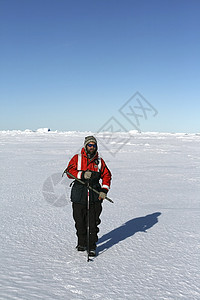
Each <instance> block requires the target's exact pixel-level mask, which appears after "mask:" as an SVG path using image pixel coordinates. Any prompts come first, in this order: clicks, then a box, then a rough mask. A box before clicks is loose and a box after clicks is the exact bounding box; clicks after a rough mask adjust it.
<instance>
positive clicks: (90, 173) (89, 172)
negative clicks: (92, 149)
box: [83, 170, 92, 180]
mask: <svg viewBox="0 0 200 300" xmlns="http://www.w3.org/2000/svg"><path fill="white" fill-rule="evenodd" d="M91 176H92V172H91V171H89V170H87V171H85V172H84V174H83V177H84V179H86V180H88V179H90V178H91Z"/></svg>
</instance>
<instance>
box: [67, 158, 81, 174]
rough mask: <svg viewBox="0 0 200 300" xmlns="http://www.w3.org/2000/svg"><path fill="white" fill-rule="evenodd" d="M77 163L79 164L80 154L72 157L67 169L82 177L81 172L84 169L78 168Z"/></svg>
mask: <svg viewBox="0 0 200 300" xmlns="http://www.w3.org/2000/svg"><path fill="white" fill-rule="evenodd" d="M77 164H78V154H76V155H74V156H73V157H72V159H71V160H70V162H69V164H68V166H67V171H68V172H69V173H71V174H72V175H74V176H75V177H76V178H78V179H81V174H82V171H80V170H77ZM67 176H68V177H69V178H70V179H72V178H73V177H71V176H70V175H68V174H67Z"/></svg>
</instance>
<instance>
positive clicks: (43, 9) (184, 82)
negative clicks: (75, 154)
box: [0, 0, 200, 132]
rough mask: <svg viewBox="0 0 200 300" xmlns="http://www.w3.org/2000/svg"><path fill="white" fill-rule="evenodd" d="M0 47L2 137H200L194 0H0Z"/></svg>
mask: <svg viewBox="0 0 200 300" xmlns="http://www.w3.org/2000/svg"><path fill="white" fill-rule="evenodd" d="M0 41H1V47H0V53H1V55H0V82H1V84H0V107H1V110H0V130H12V129H21V130H25V129H32V130H36V129H37V128H40V127H49V128H51V129H52V130H80V131H83V130H91V131H94V132H96V131H98V130H99V129H100V128H103V129H104V128H105V126H104V125H105V124H109V120H110V119H114V122H115V123H116V122H117V124H118V125H119V127H120V126H121V125H122V126H121V127H123V128H125V130H132V129H135V127H136V126H135V125H137V127H139V129H140V130H141V131H160V132H200V121H199V119H200V118H199V111H200V88H199V86H200V1H199V0H191V1H189V0H187V1H186V0H168V1H167V0H163V1H161V0H159V1H158V0H138V1H134V0H123V1H122V0H118V1H117V0H84V1H83V0H71V1H68V0H28V1H27V0H0ZM136 92H139V94H140V95H142V97H144V99H145V101H146V102H145V105H146V108H149V110H146V112H147V114H146V116H145V115H142V113H141V114H140V113H139V110H137V109H136V108H134V107H137V106H138V104H139V102H137V101H138V100H137V98H135V100H134V99H133V101H132V104H131V105H132V110H135V111H134V112H135V113H136V114H138V115H140V116H139V119H138V120H139V122H138V123H137V122H136V121H137V120H136V119H135V122H134V121H133V118H132V122H130V120H129V118H128V117H127V118H125V117H124V116H123V115H122V114H121V113H120V111H119V110H120V108H121V107H122V106H123V105H124V104H125V103H127V105H128V106H127V108H128V107H129V108H130V105H129V102H127V101H128V100H129V99H130V98H131V97H132V96H133V95H135V93H136ZM140 100H141V99H140ZM134 101H135V103H134ZM140 102H141V101H140ZM143 104H144V103H143ZM149 105H151V107H153V108H154V109H155V110H156V111H157V112H158V113H157V114H156V115H155V116H154V114H153V111H151V109H150V106H149ZM136 110H137V111H136ZM140 112H142V111H141V110H140ZM127 116H128V115H127ZM129 116H130V113H129ZM132 117H133V116H132ZM107 122H108V123H107ZM136 123H137V124H136ZM112 125H113V124H112ZM113 128H114V129H113V130H116V128H115V124H114V125H113Z"/></svg>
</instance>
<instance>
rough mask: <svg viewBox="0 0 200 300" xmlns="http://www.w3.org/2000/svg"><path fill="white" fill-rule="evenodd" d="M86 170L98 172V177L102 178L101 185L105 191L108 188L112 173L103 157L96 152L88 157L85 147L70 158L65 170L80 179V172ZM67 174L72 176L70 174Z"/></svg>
mask: <svg viewBox="0 0 200 300" xmlns="http://www.w3.org/2000/svg"><path fill="white" fill-rule="evenodd" d="M87 170H90V171H95V172H100V178H101V179H102V186H101V187H102V188H103V189H106V190H107V191H108V190H109V189H110V183H111V176H112V175H111V172H110V170H109V169H108V167H107V166H106V163H105V161H104V160H103V158H101V157H99V155H98V152H96V154H95V156H94V157H93V158H92V159H89V158H88V157H87V154H86V152H85V148H82V150H81V154H76V155H74V156H73V157H72V159H71V160H70V162H69V164H68V167H67V171H68V172H69V173H71V174H72V175H74V176H75V177H76V178H78V179H81V175H82V172H83V171H87ZM67 176H68V177H69V178H72V177H70V175H67Z"/></svg>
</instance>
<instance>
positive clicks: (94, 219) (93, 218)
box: [89, 201, 102, 249]
mask: <svg viewBox="0 0 200 300" xmlns="http://www.w3.org/2000/svg"><path fill="white" fill-rule="evenodd" d="M101 212H102V205H101V202H100V201H99V202H95V203H94V204H91V205H90V245H89V248H90V249H96V242H97V241H98V236H97V233H98V232H99V228H98V225H99V224H100V223H101V220H100V218H99V217H100V214H101Z"/></svg>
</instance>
